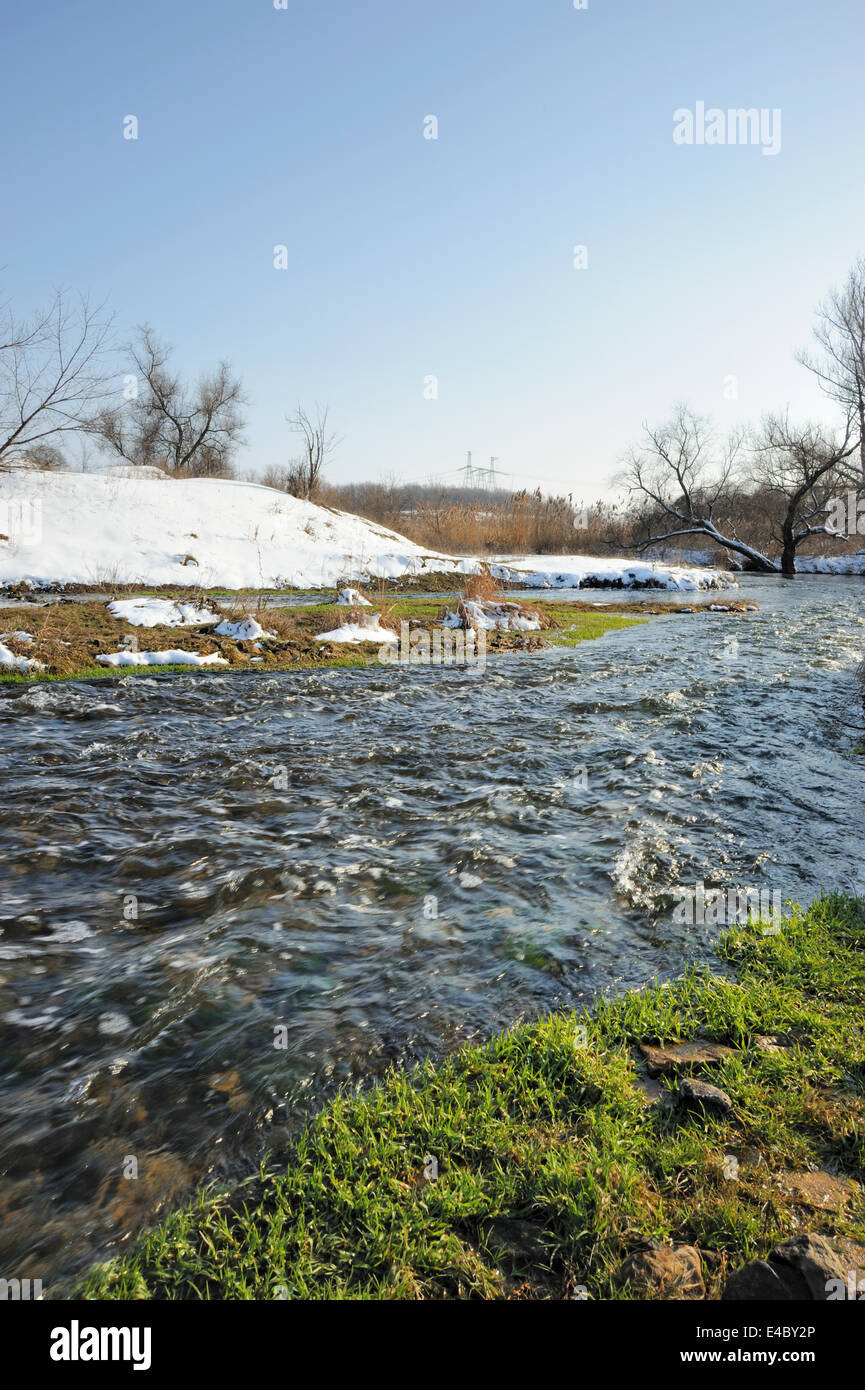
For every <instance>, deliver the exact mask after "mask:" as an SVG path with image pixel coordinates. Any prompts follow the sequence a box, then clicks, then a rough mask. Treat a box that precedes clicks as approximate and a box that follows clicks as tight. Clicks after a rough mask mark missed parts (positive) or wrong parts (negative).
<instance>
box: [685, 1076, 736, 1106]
mask: <svg viewBox="0 0 865 1390" xmlns="http://www.w3.org/2000/svg"><path fill="white" fill-rule="evenodd" d="M678 1094H679V1095H680V1096H681V1098H682V1100H683V1101H684V1102H685V1104H686V1105H690V1106H696V1105H701V1106H702V1107H703V1109H704V1110H711V1111H712V1112H713V1113H714V1114H716V1115H729V1113H730V1111H731V1110H732V1109H733V1102H732V1101H731V1099H730V1097H729V1096H728V1095H727V1092H726V1091H722V1090H721V1089H720V1087H719V1086H710V1085H709V1084H708V1082H706V1081H692V1080H691V1079H690V1078H686V1079H685V1080H683V1081H680V1082H679V1089H678Z"/></svg>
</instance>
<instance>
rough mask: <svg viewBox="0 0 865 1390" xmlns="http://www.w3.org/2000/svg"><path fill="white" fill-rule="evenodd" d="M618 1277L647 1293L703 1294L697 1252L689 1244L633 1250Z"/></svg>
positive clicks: (685, 1295)
mask: <svg viewBox="0 0 865 1390" xmlns="http://www.w3.org/2000/svg"><path fill="white" fill-rule="evenodd" d="M622 1278H623V1279H626V1280H627V1281H628V1283H629V1284H631V1285H632V1286H633V1288H634V1290H635V1292H637V1293H639V1294H642V1295H644V1296H648V1297H657V1298H705V1297H706V1287H705V1285H704V1283H703V1272H702V1268H701V1265H700V1253H699V1251H698V1250H696V1249H695V1247H694V1246H693V1245H678V1246H668V1245H664V1246H658V1247H657V1248H656V1249H653V1250H636V1251H635V1252H634V1253H633V1254H632V1255H629V1256H628V1258H627V1260H626V1261H625V1263H624V1264H623V1265H622Z"/></svg>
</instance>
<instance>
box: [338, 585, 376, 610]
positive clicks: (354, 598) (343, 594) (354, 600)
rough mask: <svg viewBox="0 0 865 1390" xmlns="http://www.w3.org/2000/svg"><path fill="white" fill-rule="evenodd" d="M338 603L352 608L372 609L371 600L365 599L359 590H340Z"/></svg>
mask: <svg viewBox="0 0 865 1390" xmlns="http://www.w3.org/2000/svg"><path fill="white" fill-rule="evenodd" d="M336 601H337V603H341V604H344V605H346V606H351V607H352V608H372V604H371V603H370V601H369V599H368V598H364V596H363V594H362V593H360V591H359V590H358V589H340V591H339V594H338V596H337V600H336Z"/></svg>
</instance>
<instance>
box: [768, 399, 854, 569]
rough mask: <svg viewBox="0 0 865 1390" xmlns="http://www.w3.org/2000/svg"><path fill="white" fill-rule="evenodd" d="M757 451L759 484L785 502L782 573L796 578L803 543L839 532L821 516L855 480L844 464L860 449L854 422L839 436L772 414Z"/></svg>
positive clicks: (777, 531)
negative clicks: (841, 490) (836, 496)
mask: <svg viewBox="0 0 865 1390" xmlns="http://www.w3.org/2000/svg"><path fill="white" fill-rule="evenodd" d="M851 437H852V438H851ZM753 447H754V478H755V481H756V483H757V485H758V486H759V487H760V488H761V489H762V490H765V492H766V493H768V495H769V497H770V498H772V497H774V498H775V499H777V501H778V502H779V503H780V507H779V512H780V520H779V521H778V522H777V523H776V525H775V527H774V529H773V538H774V539H775V540H776V541H777V543H778V545H779V547H780V551H781V573H782V574H786V575H792V574H795V573H796V552H797V550H798V549H799V546H800V545H801V544H802V542H803V541H806V540H808V538H809V537H810V536H817V535H824V536H833V535H835V534H836V533H835V532H834V531H833V530H832V529H831V528H830V527H829V526H828V525H827V523H826V521H825V520H824V519H821V520H818V518H825V517H826V513H827V509H828V504H829V501H830V499H831V498H832V497H833V496H834V495H835V494H837V493H838V491H839V490H840V489H841V488H842V487H845V486H847V484H848V483H849V482H850V481H851V478H850V475H849V470H848V469H846V468H845V464H846V461H847V460H848V459H849V458H850V456H851V455H852V454H854V453H856V450H857V440H856V438H855V436H854V435H853V426H852V421H850V420H848V423H847V426H846V428H845V430H844V433H843V436H837V435H832V434H827V433H826V432H824V431H823V430H822V429H821V428H820V426H819V425H814V424H810V423H807V424H804V425H800V426H794V425H791V424H790V421H789V418H788V416H787V414H784V415H767V416H766V417H765V418H764V420H763V423H762V426H761V428H760V430H759V433H758V434H757V436H756V438H755V440H754V446H753Z"/></svg>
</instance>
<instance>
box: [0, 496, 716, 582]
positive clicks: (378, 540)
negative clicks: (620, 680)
mask: <svg viewBox="0 0 865 1390" xmlns="http://www.w3.org/2000/svg"><path fill="white" fill-rule="evenodd" d="M479 568H480V562H479V561H478V560H468V559H460V558H457V557H454V556H448V555H441V554H439V553H437V552H435V551H428V550H424V549H423V547H421V546H419V545H415V544H414V542H412V541H409V540H406V539H405V537H404V536H399V535H397V534H396V532H395V531H388V530H385V528H384V527H381V526H376V525H375V524H374V523H373V522H369V521H364V520H363V519H362V518H361V517H357V516H352V515H351V514H350V513H348V512H338V511H333V510H331V509H330V508H329V507H318V506H315V505H314V504H313V503H311V502H302V501H298V499H297V498H294V497H289V496H288V495H287V494H286V493H284V492H275V491H274V490H273V489H272V488H267V487H262V486H261V485H259V484H257V483H240V482H224V481H217V480H215V479H213V480H211V479H194V480H188V481H173V480H171V479H159V478H139V477H110V476H104V475H101V474H96V473H38V472H29V471H28V472H26V473H25V472H20V473H6V474H0V584H15V583H20V582H26V583H30V584H34V585H41V584H95V583H101V582H106V583H112V584H142V585H148V586H157V585H162V584H187V585H190V586H192V585H202V586H204V587H205V588H213V587H217V586H221V587H225V588H227V589H241V588H283V587H285V588H298V589H317V588H331V587H333V586H334V585H335V584H336V582H337V581H338V580H340V579H347V578H353V579H356V580H361V581H362V580H364V579H368V580H370V579H376V578H380V577H384V578H389V579H396V578H399V577H401V576H402V575H405V574H427V573H437V572H441V571H446V570H449V571H451V572H453V571H455V570H456V571H459V572H460V573H463V574H474V573H477V571H478V570H479ZM491 568H492V570H493V573H494V574H496V575H497V577H499V578H501V579H503V580H505V581H507V580H508V579H510V580H512V581H514V580H522V581H524V582H525V581H528V582H530V583H532V584H534V585H537V586H538V587H542V588H545V587H552V588H562V587H572V586H574V587H575V586H578V585H579V584H580V583H584V584H585V583H586V582H587V581H588V582H589V583H592V582H595V583H597V582H599V581H600V582H601V583H614V582H616V581H617V580H621V582H622V583H624V584H626V585H632V584H646V583H651V584H653V585H655V586H657V587H659V588H670V589H679V588H682V589H696V588H716V587H725V586H726V584H727V582H728V581H727V578H726V576H724V575H722V574H718V573H717V572H716V571H712V570H690V569H684V568H681V567H676V566H670V565H665V564H657V563H656V564H648V563H646V562H644V561H629V560H622V559H616V560H608V559H606V558H604V559H597V558H593V557H581V556H574V555H564V556H552V557H546V556H544V557H529V558H528V559H526V558H523V559H518V560H502V561H499V562H497V563H494V564H493V565H492V566H491Z"/></svg>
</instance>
